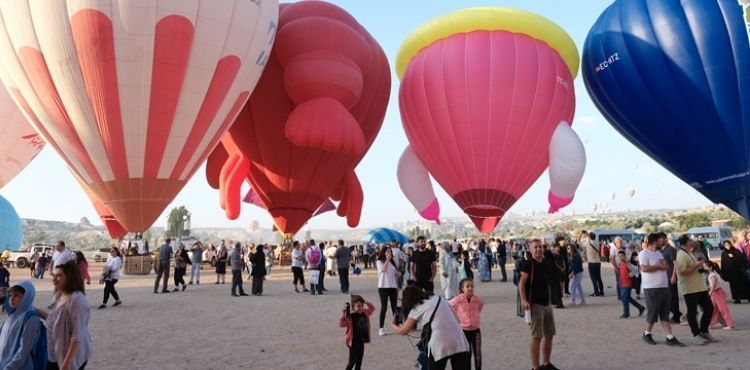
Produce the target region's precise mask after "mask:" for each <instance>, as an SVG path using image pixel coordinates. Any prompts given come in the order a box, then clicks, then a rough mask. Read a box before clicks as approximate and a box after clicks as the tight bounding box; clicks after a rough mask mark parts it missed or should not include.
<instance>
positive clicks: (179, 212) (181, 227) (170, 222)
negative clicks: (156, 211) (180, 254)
mask: <svg viewBox="0 0 750 370" xmlns="http://www.w3.org/2000/svg"><path fill="white" fill-rule="evenodd" d="M187 215H188V210H187V208H185V206H179V207H175V208H172V210H171V211H170V212H169V218H167V236H169V237H172V238H177V237H180V236H182V235H181V234H182V233H183V232H184V231H185V220H184V219H183V217H186V216H187Z"/></svg>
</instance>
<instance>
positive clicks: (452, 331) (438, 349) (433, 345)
mask: <svg viewBox="0 0 750 370" xmlns="http://www.w3.org/2000/svg"><path fill="white" fill-rule="evenodd" d="M438 298H439V297H438V296H435V295H434V296H432V297H430V299H428V300H426V301H424V302H422V304H420V305H419V306H417V307H414V308H413V309H412V310H411V312H409V317H410V318H412V319H414V320H417V322H418V323H419V326H420V327H424V326H425V325H427V323H428V322H429V321H430V316H432V311H434V310H435V305H436V304H437V303H438ZM428 347H429V350H430V353H431V354H432V357H434V358H435V361H440V360H441V359H443V358H445V357H448V356H450V355H454V354H456V353H461V352H467V351H469V342H468V341H467V340H466V336H465V335H464V332H463V330H462V329H461V325H460V324H459V323H458V319H456V315H455V314H454V313H453V310H452V309H451V306H450V304H449V303H448V301H446V300H445V299H440V306H439V307H438V309H437V311H436V312H435V318H434V319H433V320H432V336H431V337H430V342H429V343H428Z"/></svg>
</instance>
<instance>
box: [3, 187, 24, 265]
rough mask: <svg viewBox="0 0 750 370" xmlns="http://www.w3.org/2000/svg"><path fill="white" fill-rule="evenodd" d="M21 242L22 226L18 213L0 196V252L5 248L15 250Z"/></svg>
mask: <svg viewBox="0 0 750 370" xmlns="http://www.w3.org/2000/svg"><path fill="white" fill-rule="evenodd" d="M21 243H23V226H21V219H20V218H18V213H16V210H15V209H14V208H13V206H12V205H11V204H10V202H8V201H7V200H6V199H5V198H3V197H2V196H0V252H2V251H4V250H5V249H6V248H7V249H10V250H11V251H17V250H19V248H20V247H21Z"/></svg>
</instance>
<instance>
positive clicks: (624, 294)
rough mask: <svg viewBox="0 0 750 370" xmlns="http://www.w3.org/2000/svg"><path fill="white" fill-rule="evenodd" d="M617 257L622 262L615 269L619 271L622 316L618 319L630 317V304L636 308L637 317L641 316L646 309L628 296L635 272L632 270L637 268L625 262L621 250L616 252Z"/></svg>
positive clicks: (623, 252)
mask: <svg viewBox="0 0 750 370" xmlns="http://www.w3.org/2000/svg"><path fill="white" fill-rule="evenodd" d="M617 255H618V256H619V258H620V261H621V262H622V263H620V264H618V265H617V269H618V270H619V271H618V273H619V275H620V292H619V293H620V301H621V302H622V316H620V318H621V319H627V318H628V317H630V305H631V304H632V305H633V306H635V307H637V308H638V316H640V315H643V311H645V310H646V308H645V307H643V305H641V304H640V303H638V301H636V300H635V299H633V297H631V296H630V291H631V290H633V281H632V280H631V276H633V275H635V272H637V270H636V271H633V269H637V267H635V266H633V265H631V264H629V263H627V260H626V259H625V251H622V250H621V251H619V252H617ZM612 258H613V259H614V258H615V257H614V256H612Z"/></svg>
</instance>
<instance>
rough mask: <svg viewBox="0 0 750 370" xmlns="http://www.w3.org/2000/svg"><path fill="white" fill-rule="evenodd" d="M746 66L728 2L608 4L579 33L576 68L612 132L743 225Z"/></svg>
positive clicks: (747, 154) (744, 42) (747, 57)
mask: <svg viewBox="0 0 750 370" xmlns="http://www.w3.org/2000/svg"><path fill="white" fill-rule="evenodd" d="M748 65H750V41H749V40H748V29H747V24H746V22H745V19H743V9H742V8H741V7H740V5H739V3H738V2H737V0H705V1H679V0H653V1H652V0H628V1H623V0H617V1H615V2H614V3H613V4H612V5H610V6H609V7H608V8H607V9H606V10H605V11H604V13H603V14H602V15H601V16H600V17H599V19H598V20H597V21H596V23H595V24H594V26H593V27H592V29H591V31H590V32H589V35H588V37H587V38H586V42H585V46H584V53H583V66H582V68H583V72H584V81H585V83H586V88H587V90H588V92H589V95H590V96H591V98H592V100H593V101H594V103H595V104H596V106H597V108H598V109H599V110H600V111H601V112H602V114H603V115H604V116H605V117H606V118H607V120H608V121H609V122H610V124H612V126H613V127H614V128H615V129H616V130H617V131H619V132H620V134H622V135H623V136H625V138H626V139H628V140H629V141H630V142H631V143H633V144H634V145H635V146H637V147H638V148H639V149H641V150H642V151H643V152H644V153H646V154H647V155H649V156H650V157H651V158H653V159H654V160H656V161H657V162H659V163H660V164H661V165H662V166H664V167H665V168H666V169H667V170H669V171H671V172H672V173H673V174H675V175H676V176H677V177H679V178H680V179H681V180H682V181H685V182H686V183H688V184H690V185H691V186H692V187H693V188H695V189H696V190H698V191H699V192H701V193H702V194H703V195H705V196H706V197H707V198H708V199H710V200H712V201H713V202H715V203H723V204H725V205H727V206H728V207H729V208H731V209H733V210H734V211H736V212H738V213H739V214H741V215H742V216H743V217H744V218H745V219H748V220H750V210H749V208H748V201H749V199H748V195H749V194H750V178H749V177H748V176H750V105H748V101H750V69H748V68H747V66H748ZM686 148H693V149H694V150H686ZM695 148H703V150H697V149H695Z"/></svg>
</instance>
